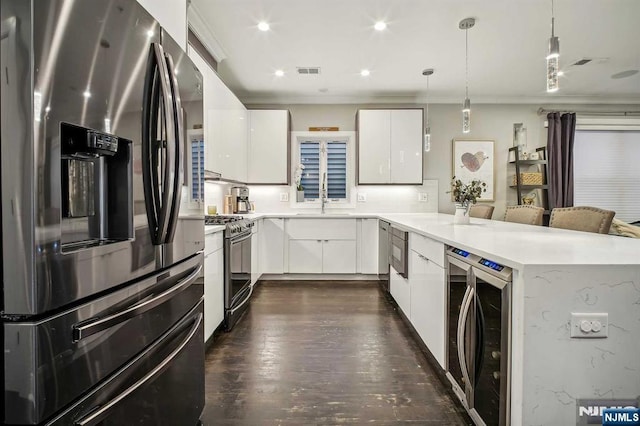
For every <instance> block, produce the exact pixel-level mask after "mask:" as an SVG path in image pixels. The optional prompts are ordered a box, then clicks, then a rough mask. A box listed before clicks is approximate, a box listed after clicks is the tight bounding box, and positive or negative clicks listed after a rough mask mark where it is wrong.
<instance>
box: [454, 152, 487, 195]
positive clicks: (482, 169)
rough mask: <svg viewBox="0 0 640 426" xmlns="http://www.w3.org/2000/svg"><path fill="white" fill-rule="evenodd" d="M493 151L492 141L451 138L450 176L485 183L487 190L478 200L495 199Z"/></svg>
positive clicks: (463, 181)
mask: <svg viewBox="0 0 640 426" xmlns="http://www.w3.org/2000/svg"><path fill="white" fill-rule="evenodd" d="M494 169H495V152H494V141H491V140H475V139H454V140H453V170H452V176H455V177H456V178H457V179H460V180H461V181H462V183H465V184H466V183H469V182H471V181H472V180H474V179H476V180H481V181H482V182H484V183H486V184H487V191H486V192H484V193H483V194H482V197H481V198H479V199H478V201H494V200H495V193H494V191H495V186H496V185H495V170H494Z"/></svg>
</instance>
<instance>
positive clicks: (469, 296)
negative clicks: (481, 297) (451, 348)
mask: <svg viewBox="0 0 640 426" xmlns="http://www.w3.org/2000/svg"><path fill="white" fill-rule="evenodd" d="M473 294H474V289H473V288H472V287H470V286H469V287H467V291H466V292H465V295H464V298H463V299H462V309H461V310H460V316H459V317H458V361H459V362H460V371H461V372H462V376H463V378H464V380H465V381H466V383H467V384H468V385H469V386H471V385H472V383H471V378H470V377H469V369H468V367H467V360H466V356H465V352H466V351H465V347H464V337H465V333H466V328H467V316H468V315H469V308H470V306H471V302H472V301H473Z"/></svg>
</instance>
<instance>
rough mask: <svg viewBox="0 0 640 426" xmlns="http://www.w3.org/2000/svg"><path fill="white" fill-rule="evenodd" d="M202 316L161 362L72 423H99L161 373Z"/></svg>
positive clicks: (91, 425) (88, 425) (82, 425)
mask: <svg viewBox="0 0 640 426" xmlns="http://www.w3.org/2000/svg"><path fill="white" fill-rule="evenodd" d="M202 317H203V315H202V313H198V315H197V316H196V317H195V319H194V323H193V326H192V327H191V330H189V334H188V335H187V337H185V338H184V340H182V342H180V345H178V347H177V348H175V349H174V350H173V351H171V353H170V354H169V355H167V357H166V358H165V359H163V360H162V362H160V363H159V364H158V365H156V366H155V367H154V368H153V370H151V371H149V372H148V373H147V374H145V375H144V377H142V378H141V379H140V380H138V381H137V382H135V383H134V384H133V385H131V386H129V387H128V388H127V389H125V390H124V392H122V393H120V394H119V395H118V396H116V397H115V398H113V399H111V400H110V401H109V402H108V403H106V404H104V405H101V406H99V407H95V408H94V409H93V410H92V411H90V412H89V413H88V414H87V415H85V416H83V417H81V418H80V419H78V420H76V421H75V423H74V425H75V426H94V425H97V424H99V423H100V422H101V421H102V420H104V419H105V418H107V417H108V416H109V412H110V411H111V410H112V409H114V408H115V407H117V405H118V404H119V403H120V402H122V401H123V400H125V399H126V398H127V397H128V396H129V395H131V394H132V393H133V392H135V391H136V390H137V389H139V388H140V387H141V386H143V385H144V384H145V383H147V382H149V381H150V380H152V379H153V378H154V377H155V376H157V375H158V374H160V373H162V372H163V371H164V369H165V368H166V367H167V366H168V365H169V364H170V363H171V361H173V360H174V358H175V357H177V356H178V355H179V354H180V352H182V350H183V349H184V348H185V346H187V344H189V342H190V341H191V339H193V337H194V336H195V334H196V333H197V332H198V328H199V327H200V324H201V323H202ZM181 331H182V330H179V331H178V332H181ZM166 340H167V341H169V340H170V338H169V336H168V337H167V339H166Z"/></svg>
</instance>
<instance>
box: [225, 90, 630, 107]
mask: <svg viewBox="0 0 640 426" xmlns="http://www.w3.org/2000/svg"><path fill="white" fill-rule="evenodd" d="M237 96H238V98H239V99H240V101H241V102H242V103H243V104H245V105H248V104H288V105H295V104H426V102H425V98H424V96H375V95H372V96H366V95H365V96H363V95H356V96H348V95H344V96H343V95H335V96H333V95H325V94H319V95H301V96H296V95H286V94H283V95H278V94H277V93H274V94H264V95H252V94H247V93H241V92H239V93H238V94H237ZM462 102H463V98H461V97H437V98H436V97H430V98H429V104H461V105H462ZM477 104H502V105H505V104H536V105H540V104H541V105H563V104H567V105H575V104H579V105H585V104H586V105H589V104H592V105H640V96H634V97H597V96H558V95H555V96H479V97H474V98H472V99H471V106H472V107H473V105H477Z"/></svg>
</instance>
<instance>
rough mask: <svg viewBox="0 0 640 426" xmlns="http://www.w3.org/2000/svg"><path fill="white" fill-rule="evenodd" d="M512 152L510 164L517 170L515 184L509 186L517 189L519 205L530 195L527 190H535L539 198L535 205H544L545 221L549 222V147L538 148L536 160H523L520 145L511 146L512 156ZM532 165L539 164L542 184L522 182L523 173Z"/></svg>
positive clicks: (538, 168)
mask: <svg viewBox="0 0 640 426" xmlns="http://www.w3.org/2000/svg"><path fill="white" fill-rule="evenodd" d="M511 152H513V158H514V160H511V161H509V164H513V165H514V166H515V167H514V172H515V175H514V176H515V184H511V185H509V188H512V189H515V190H516V193H517V200H518V205H523V204H524V200H523V198H526V196H527V195H528V194H527V193H526V191H535V194H536V197H537V198H538V202H537V203H534V205H537V206H540V207H543V208H544V209H545V211H544V214H545V223H547V222H548V216H549V213H550V212H549V185H548V181H547V165H548V162H547V148H546V147H542V148H537V149H536V151H535V152H536V153H537V154H538V157H539V158H538V159H535V160H521V159H520V157H521V153H520V150H519V148H518V146H514V147H512V148H509V155H510V156H511ZM531 166H537V168H536V172H537V173H541V175H542V183H541V184H533V185H529V184H524V183H523V182H522V173H528V172H529V170H530V167H531Z"/></svg>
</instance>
